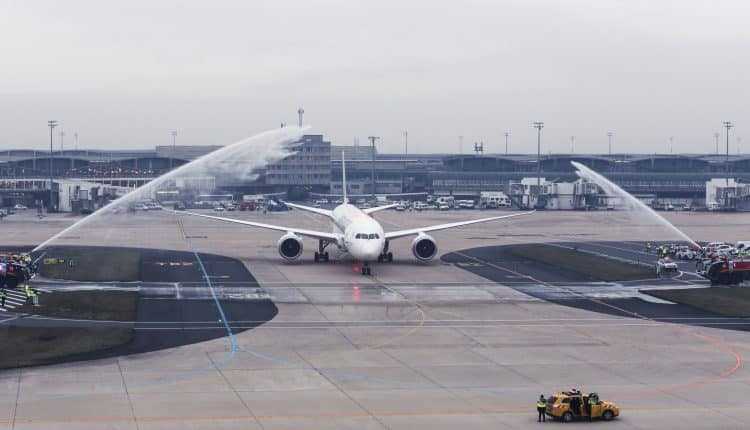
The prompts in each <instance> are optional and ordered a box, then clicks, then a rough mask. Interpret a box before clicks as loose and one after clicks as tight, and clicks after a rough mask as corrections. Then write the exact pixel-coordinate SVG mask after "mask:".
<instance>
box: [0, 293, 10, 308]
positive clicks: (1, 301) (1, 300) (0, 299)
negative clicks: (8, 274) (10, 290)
mask: <svg viewBox="0 0 750 430" xmlns="http://www.w3.org/2000/svg"><path fill="white" fill-rule="evenodd" d="M6 298H8V295H7V294H5V288H0V307H3V308H4V307H5V299H6Z"/></svg>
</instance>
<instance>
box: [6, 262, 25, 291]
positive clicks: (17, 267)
mask: <svg viewBox="0 0 750 430" xmlns="http://www.w3.org/2000/svg"><path fill="white" fill-rule="evenodd" d="M28 278H29V271H28V269H27V268H26V266H24V265H23V264H19V263H16V262H11V261H4V262H0V287H6V288H16V287H17V286H18V285H19V284H22V283H23V282H25V281H26V280H27V279H28Z"/></svg>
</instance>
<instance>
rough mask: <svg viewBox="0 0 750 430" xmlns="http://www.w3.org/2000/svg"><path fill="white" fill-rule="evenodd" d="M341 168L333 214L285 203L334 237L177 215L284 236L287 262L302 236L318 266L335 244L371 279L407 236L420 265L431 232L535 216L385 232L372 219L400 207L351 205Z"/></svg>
mask: <svg viewBox="0 0 750 430" xmlns="http://www.w3.org/2000/svg"><path fill="white" fill-rule="evenodd" d="M341 165H342V176H343V183H342V185H343V191H344V194H343V203H342V204H340V205H338V206H337V207H336V208H334V209H333V210H326V209H320V208H313V207H309V206H303V205H298V204H294V203H288V202H285V203H286V205H288V206H291V207H293V208H296V209H300V210H303V211H308V212H312V213H315V214H318V215H323V216H325V217H327V218H329V219H330V220H331V222H332V224H333V231H332V232H331V233H327V232H323V231H315V230H307V229H303V228H297V227H284V226H279V225H272V224H265V223H260V222H254V221H245V220H240V219H235V218H225V217H218V216H212V215H205V214H199V213H194V212H185V211H181V212H175V213H176V214H185V215H192V216H197V217H201V218H208V219H212V220H216V221H223V222H229V223H234V224H241V225H245V226H249V227H257V228H265V229H269V230H276V231H281V232H284V233H285V234H284V235H283V236H281V238H280V239H279V241H278V244H277V246H278V249H279V254H280V255H281V256H282V257H283V258H285V259H286V260H296V259H298V258H299V257H300V256H301V255H302V238H301V237H300V236H307V237H311V238H314V239H317V240H318V251H317V252H315V262H319V261H328V252H326V248H327V247H328V245H331V244H334V245H336V246H337V247H338V248H339V250H341V251H344V252H346V253H348V254H349V255H350V256H351V257H352V258H353V259H354V260H356V261H361V262H362V274H363V275H371V274H372V272H371V271H370V265H369V263H370V262H373V261H377V262H378V263H383V262H391V261H393V253H392V252H390V251H389V250H388V248H389V246H388V244H389V242H390V241H391V240H394V239H398V238H401V237H406V236H416V237H415V238H414V240H413V241H412V244H411V250H412V253H413V254H414V257H416V258H417V260H419V261H430V260H432V259H433V258H434V257H435V256H436V255H437V252H438V247H437V243H436V242H435V239H433V238H432V237H431V236H429V235H428V234H427V233H428V232H431V231H437V230H446V229H449V228H455V227H461V226H465V225H470V224H478V223H482V222H489V221H496V220H500V219H506V218H513V217H517V216H521V215H528V214H530V213H533V212H534V211H530V212H521V213H515V214H511V215H501V216H494V217H489V218H481V219H474V220H469V221H459V222H452V223H448V224H438V225H433V226H427V227H420V228H410V229H406V230H397V231H389V232H385V231H384V230H383V227H382V226H381V225H380V223H379V222H378V221H377V220H376V219H374V218H373V217H372V216H370V215H372V214H373V213H375V212H378V211H382V210H385V209H390V208H393V207H395V206H397V204H395V203H394V204H389V205H384V206H378V207H374V208H369V209H359V208H357V207H356V206H354V205H351V204H349V201H348V198H347V192H346V190H347V186H346V166H345V165H344V160H343V154H342V163H341Z"/></svg>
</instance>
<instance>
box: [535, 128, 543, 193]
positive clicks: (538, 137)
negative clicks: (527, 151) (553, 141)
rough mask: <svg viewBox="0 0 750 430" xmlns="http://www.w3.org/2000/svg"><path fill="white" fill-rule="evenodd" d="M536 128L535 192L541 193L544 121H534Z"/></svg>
mask: <svg viewBox="0 0 750 430" xmlns="http://www.w3.org/2000/svg"><path fill="white" fill-rule="evenodd" d="M534 128H535V129H536V192H537V194H541V191H542V128H544V122H542V121H534Z"/></svg>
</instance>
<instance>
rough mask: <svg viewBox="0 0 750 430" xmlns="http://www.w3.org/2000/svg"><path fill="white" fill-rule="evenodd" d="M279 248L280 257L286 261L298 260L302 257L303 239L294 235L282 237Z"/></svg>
mask: <svg viewBox="0 0 750 430" xmlns="http://www.w3.org/2000/svg"><path fill="white" fill-rule="evenodd" d="M277 246H278V247H279V255H281V256H282V257H284V258H285V259H286V260H290V261H291V260H296V259H298V258H299V256H300V255H302V239H301V238H300V237H299V236H297V235H296V234H294V233H287V234H285V235H283V236H281V239H279V242H278V244H277Z"/></svg>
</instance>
